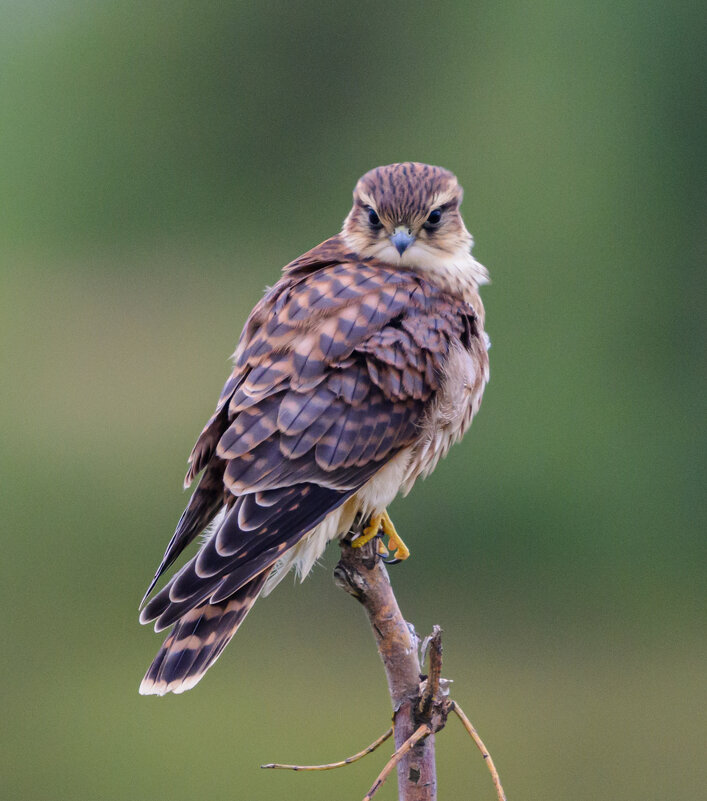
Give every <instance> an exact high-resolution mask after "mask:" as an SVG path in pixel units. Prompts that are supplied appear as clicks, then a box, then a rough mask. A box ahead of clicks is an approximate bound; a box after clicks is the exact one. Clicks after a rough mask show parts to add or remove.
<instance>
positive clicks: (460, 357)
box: [402, 338, 489, 494]
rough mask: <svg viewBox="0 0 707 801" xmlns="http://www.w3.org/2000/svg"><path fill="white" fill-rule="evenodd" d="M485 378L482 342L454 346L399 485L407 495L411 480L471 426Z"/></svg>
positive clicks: (427, 469) (486, 366) (432, 464)
mask: <svg viewBox="0 0 707 801" xmlns="http://www.w3.org/2000/svg"><path fill="white" fill-rule="evenodd" d="M488 379H489V363H488V355H487V350H486V342H485V340H484V339H483V338H479V339H477V338H474V339H473V340H472V343H471V345H470V347H469V348H468V349H467V348H465V347H463V346H462V345H461V343H455V344H454V345H453V346H452V348H451V349H450V352H449V355H448V357H447V359H446V361H445V363H444V366H443V368H442V382H441V386H440V389H439V391H438V392H437V394H436V395H435V397H434V398H433V400H432V401H431V402H430V405H429V407H428V409H427V412H426V415H425V419H424V422H423V424H422V426H421V429H420V437H419V439H418V442H417V443H416V445H415V447H414V449H413V454H412V458H411V459H410V463H409V466H408V471H407V475H406V477H405V481H404V483H403V488H402V489H403V492H404V493H405V494H407V493H408V492H409V491H410V489H411V488H412V486H413V484H414V483H415V480H416V479H417V478H418V477H420V476H422V477H423V478H424V477H425V476H427V475H429V474H430V473H431V472H432V471H433V470H434V468H435V467H436V466H437V462H439V460H440V459H442V458H443V457H444V456H446V455H447V453H448V451H449V449H450V448H451V447H452V445H454V443H455V442H458V441H459V440H460V439H461V438H462V437H463V436H464V434H465V433H466V431H467V429H468V428H469V426H470V425H471V421H472V419H473V417H474V415H475V414H476V413H477V411H478V410H479V406H480V405H481V398H482V396H483V393H484V388H485V386H486V383H487V382H488Z"/></svg>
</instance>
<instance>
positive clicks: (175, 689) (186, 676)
mask: <svg viewBox="0 0 707 801" xmlns="http://www.w3.org/2000/svg"><path fill="white" fill-rule="evenodd" d="M269 573H270V570H269V569H268V570H264V571H263V572H262V573H260V574H259V575H257V576H256V577H255V578H254V579H252V580H251V581H249V582H248V583H247V584H246V585H245V586H243V587H241V589H239V590H238V592H236V593H235V595H232V596H231V597H230V598H226V599H225V600H223V601H220V602H219V603H215V604H211V603H209V602H208V600H207V601H205V602H204V603H202V604H199V605H198V606H196V607H194V608H193V609H190V610H189V611H188V612H187V613H186V614H185V615H184V616H183V617H181V618H180V619H179V620H178V621H177V623H176V624H175V625H174V628H173V629H172V631H171V632H170V634H169V636H168V637H167V639H166V640H165V641H164V643H163V644H162V647H161V648H160V650H159V653H158V654H157V656H156V657H155V659H154V661H153V662H152V664H151V665H150V667H149V669H148V671H147V673H146V674H145V677H144V678H143V680H142V683H141V684H140V694H141V695H165V694H166V693H169V692H172V693H183V692H185V691H186V690H190V689H191V688H192V687H194V686H195V685H196V684H197V683H198V682H199V681H200V680H201V678H202V676H203V675H204V674H205V673H206V671H207V670H208V669H209V668H210V667H211V665H213V663H214V662H215V661H216V660H217V659H218V657H219V656H220V655H221V652H222V651H223V649H224V648H225V647H226V645H228V643H229V641H230V639H231V637H233V635H234V634H235V633H236V631H237V630H238V627H239V626H240V624H241V623H242V622H243V620H244V618H245V616H246V615H247V614H248V612H249V611H250V608H251V607H252V606H253V604H254V603H255V601H256V600H257V598H258V596H259V595H260V592H261V591H262V589H263V585H264V583H265V581H266V579H267V577H268V575H269Z"/></svg>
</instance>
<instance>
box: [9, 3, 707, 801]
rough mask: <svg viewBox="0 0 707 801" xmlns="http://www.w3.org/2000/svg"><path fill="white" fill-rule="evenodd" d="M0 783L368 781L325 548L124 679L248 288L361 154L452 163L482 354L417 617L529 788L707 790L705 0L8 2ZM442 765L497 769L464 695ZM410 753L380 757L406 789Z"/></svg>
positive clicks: (338, 600)
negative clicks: (217, 623)
mask: <svg viewBox="0 0 707 801" xmlns="http://www.w3.org/2000/svg"><path fill="white" fill-rule="evenodd" d="M0 12H1V16H2V24H1V26H0V145H1V146H0V175H1V176H2V177H1V182H0V239H1V241H2V248H1V253H2V255H1V256H0V258H1V259H2V263H1V265H0V267H1V270H2V292H1V295H0V326H1V329H0V331H1V333H0V353H1V354H2V388H1V389H0V398H1V406H0V414H1V415H2V417H1V421H2V435H1V436H2V447H1V452H0V469H1V473H2V476H1V478H2V499H3V501H2V529H3V535H4V536H3V546H2V549H3V559H2V584H1V587H0V597H1V598H2V605H3V623H2V627H3V631H2V643H3V645H2V649H1V651H0V664H1V665H2V687H3V696H4V697H3V701H2V710H3V711H2V717H3V725H2V728H1V730H0V731H1V733H0V777H1V778H0V782H1V790H0V792H1V794H2V797H3V798H7V799H21V800H22V801H30V800H34V799H36V800H37V801H44V800H45V799H46V800H47V801H54V800H55V799H56V800H57V801H58V800H59V799H62V800H63V799H72V801H73V800H75V799H81V800H84V799H85V800H86V801H93V800H94V799H96V800H97V799H110V800H111V801H119V800H121V801H122V800H125V801H128V800H131V801H132V800H134V799H137V800H138V801H143V800H147V799H157V800H158V801H159V800H160V799H170V800H171V801H180V800H181V799H206V798H208V799H263V800H265V799H275V798H307V799H313V800H320V799H321V800H324V799H357V798H360V797H362V796H363V794H364V792H365V790H366V789H367V788H368V786H369V785H370V783H371V781H372V780H373V778H374V776H375V775H376V773H377V771H378V769H379V768H380V766H381V765H382V764H383V761H384V758H385V754H386V753H388V750H389V749H387V746H386V749H384V752H380V753H378V754H376V755H374V756H371V757H369V758H368V759H367V760H365V761H364V762H362V763H359V764H357V765H355V766H352V767H349V768H347V769H346V770H345V771H338V772H331V773H325V774H307V775H305V774H283V773H265V772H263V771H259V769H258V765H259V764H260V763H261V762H267V761H270V760H283V761H300V762H316V761H326V760H333V759H339V758H343V757H344V756H346V755H348V754H350V753H353V752H354V751H356V750H358V749H359V748H361V747H363V746H364V745H365V744H367V743H368V742H370V741H371V740H372V739H374V738H375V737H376V736H377V735H378V734H379V733H380V732H381V731H383V730H384V729H385V728H386V726H387V725H388V719H389V707H388V699H387V694H386V688H385V682H384V678H383V673H382V670H381V667H380V665H379V663H378V660H377V656H376V654H375V650H374V646H373V641H372V638H371V635H370V632H369V631H368V629H367V624H366V622H365V619H364V616H363V614H362V613H361V611H360V610H359V609H358V608H356V606H355V605H354V604H353V603H352V601H351V600H350V599H349V598H348V597H346V596H344V594H343V593H342V592H341V591H339V590H337V589H336V588H335V587H334V586H333V584H332V581H331V569H332V567H333V565H334V564H335V561H336V558H337V555H336V548H333V547H332V548H331V549H330V553H329V554H328V555H327V557H326V560H325V563H324V564H323V565H322V566H320V567H318V568H316V569H315V570H314V572H313V574H312V576H311V577H310V579H309V580H308V581H307V582H306V583H305V584H304V585H302V586H299V585H298V586H295V585H294V583H293V582H292V581H290V580H286V581H285V582H283V584H282V585H281V586H280V588H279V589H278V591H277V592H276V593H274V594H273V595H272V596H271V597H270V598H268V599H266V600H264V601H262V602H261V603H259V604H258V605H257V606H256V607H255V610H254V612H253V613H252V615H251V617H250V618H249V619H248V621H247V623H246V624H245V626H244V627H243V629H242V631H241V632H240V633H239V634H238V637H237V639H236V640H235V641H234V642H233V643H232V644H231V646H230V647H229V648H228V650H227V651H226V653H225V655H224V656H223V658H222V659H221V660H220V661H219V663H218V665H217V666H216V667H215V668H214V669H213V670H212V671H211V672H210V673H209V674H208V676H207V677H206V679H205V680H204V681H203V682H202V683H201V684H200V685H199V686H198V688H197V689H196V690H194V691H192V692H190V693H188V694H186V695H184V696H180V697H174V696H170V697H167V698H163V699H156V698H143V697H140V696H139V695H138V693H137V687H138V683H139V680H140V678H141V677H142V674H143V672H144V670H145V668H146V667H147V665H148V664H149V662H150V660H151V659H152V657H153V655H154V653H155V652H156V650H157V648H158V646H159V643H160V641H161V638H160V637H157V636H156V635H155V634H154V633H153V632H152V631H151V629H148V628H141V627H140V626H139V625H138V623H137V603H138V600H139V599H140V597H141V595H142V593H143V591H144V588H145V586H146V584H147V581H148V579H149V577H150V576H151V575H152V572H153V570H154V568H155V567H156V565H157V563H158V561H159V559H160V557H161V554H162V551H163V548H164V546H165V545H166V542H167V540H168V538H169V536H170V535H171V532H172V530H173V526H174V524H175V522H176V520H177V518H178V516H179V514H180V512H181V509H182V507H183V505H184V503H185V500H186V496H185V495H184V494H183V493H182V492H181V491H180V485H181V480H182V475H183V473H184V470H185V460H186V456H187V454H188V452H189V449H190V448H191V445H192V443H193V441H194V439H195V437H196V435H197V434H198V433H199V431H200V429H201V426H202V424H203V422H204V421H205V419H206V418H207V417H208V416H209V415H210V413H211V411H212V408H213V406H214V404H215V401H216V398H217V396H218V392H219V390H220V387H221V385H222V382H223V380H224V379H225V377H226V375H227V373H228V370H229V364H228V356H229V354H230V352H231V351H232V350H233V348H234V346H235V342H236V339H237V337H238V334H239V332H240V328H241V326H242V324H243V321H244V319H245V317H246V315H247V313H248V311H249V309H250V308H251V306H252V305H253V304H254V303H255V302H256V301H257V299H258V297H259V296H260V294H261V292H262V290H263V288H264V286H265V285H266V284H271V283H273V282H274V281H275V280H276V279H277V276H278V272H279V269H280V267H281V266H282V265H283V264H284V263H286V262H287V261H289V260H290V259H292V258H294V257H296V256H297V255H298V254H300V253H301V252H303V251H304V250H306V249H308V248H309V247H311V246H313V245H314V244H316V243H317V242H319V241H320V240H322V239H324V238H326V237H327V236H329V235H331V234H333V233H335V232H336V231H337V230H338V228H339V226H340V223H341V220H342V219H343V217H344V215H345V214H346V212H347V211H348V208H349V204H350V193H351V190H352V188H353V185H354V183H355V181H356V179H357V178H358V177H359V175H360V174H362V173H363V172H365V171H366V170H368V169H370V168H371V167H374V166H376V165H378V164H385V163H389V162H391V161H400V160H406V159H414V160H419V161H427V162H431V163H435V164H441V165H444V166H446V167H448V168H450V169H452V170H453V171H454V172H456V173H457V175H458V176H459V178H460V181H461V182H462V184H463V185H464V187H465V189H466V196H465V202H464V207H463V211H464V214H465V219H466V221H467V224H468V226H469V228H470V230H471V231H472V232H473V233H474V235H475V237H476V240H477V245H476V249H475V254H476V256H477V257H478V258H479V259H480V260H481V261H482V262H483V263H485V264H486V265H487V266H488V268H489V270H490V272H491V275H492V278H493V284H492V285H491V286H489V287H486V288H485V289H484V292H483V296H484V301H485V303H486V307H487V321H488V329H489V332H490V335H491V338H492V340H493V349H492V351H491V357H492V381H491V384H490V385H489V388H488V390H487V393H486V397H485V400H484V406H483V409H482V412H481V414H480V416H479V417H478V419H477V421H476V422H475V424H474V426H473V429H472V432H471V433H470V435H469V436H468V437H467V439H466V440H465V442H464V443H463V445H461V446H459V447H457V448H456V449H455V450H454V451H453V452H452V454H451V455H450V457H449V458H448V459H447V460H446V461H445V462H444V463H443V464H442V465H441V466H440V467H439V468H438V469H437V471H436V473H435V474H434V476H433V477H432V478H430V479H429V480H428V481H426V482H425V483H423V484H419V485H418V486H417V487H416V488H415V491H414V492H413V494H412V496H411V497H409V498H408V499H406V500H403V501H397V502H396V504H395V506H394V509H393V512H394V515H393V516H394V518H395V520H396V522H397V523H398V527H399V529H400V530H401V532H403V534H404V536H405V539H406V540H407V541H408V543H409V545H410V546H411V548H412V551H413V558H412V559H411V560H410V561H409V562H407V563H406V564H405V565H403V566H400V567H397V568H394V569H392V575H393V582H394V584H395V586H396V589H397V591H398V595H399V599H400V602H401V605H402V608H403V611H404V612H405V614H406V615H407V616H408V617H409V618H410V619H411V620H413V621H414V622H415V623H416V625H417V626H418V630H419V631H420V632H423V633H424V632H426V631H428V630H429V629H430V627H431V625H432V624H433V623H440V624H441V625H442V626H443V627H444V629H445V632H446V634H445V636H446V640H445V646H446V662H445V670H444V672H445V675H448V676H450V677H452V678H454V680H455V684H454V695H455V696H456V697H457V699H458V700H459V702H460V703H461V704H462V706H463V707H464V708H465V709H466V711H467V712H468V714H469V715H470V717H471V718H472V720H473V721H474V722H475V724H476V725H477V727H478V728H479V730H480V732H481V734H482V736H483V737H484V738H485V740H486V743H487V745H488V746H489V747H490V749H491V751H492V754H493V756H494V758H495V760H496V763H497V765H498V766H499V768H500V770H501V775H502V778H503V780H504V782H505V785H506V789H507V791H508V794H509V798H510V799H511V801H520V799H523V801H527V800H528V799H539V800H542V801H553V800H554V799H558V800H559V799H567V798H572V799H587V800H588V801H589V800H591V801H596V800H597V799H609V798H611V799H636V798H641V799H643V800H644V801H649V800H650V799H655V801H658V800H659V799H660V800H661V801H662V800H664V799H669V798H678V797H680V798H695V797H697V796H698V795H700V794H701V792H703V791H704V786H705V780H706V779H707V775H706V774H705V767H704V766H705V760H704V753H703V749H704V724H705V718H704V708H705V707H704V703H705V701H706V700H707V697H706V696H707V693H706V692H705V681H704V657H705V655H706V652H707V643H706V641H705V637H704V636H703V635H704V630H702V631H701V630H700V626H699V623H700V621H701V620H704V617H703V616H704V612H705V595H704V564H705V559H704V557H705V549H704V536H703V534H704V529H705V505H704V499H703V491H704V477H705V472H704V467H705V462H704V444H705V443H704V435H703V422H704V411H705V409H704V390H705V386H704V381H703V373H702V372H701V371H700V367H701V366H702V365H701V360H700V356H701V355H703V353H704V344H705V343H704V329H703V328H702V327H701V326H700V323H701V319H700V318H701V316H702V314H701V313H702V307H703V297H704V294H703V291H704V285H703V282H702V275H703V270H702V265H701V264H700V263H699V262H700V256H704V251H703V250H702V245H703V242H702V240H701V238H700V237H699V236H698V231H699V225H698V223H699V221H700V219H701V218H703V213H704V210H705V209H704V202H703V201H704V195H703V192H702V190H703V189H704V186H703V185H702V184H701V178H700V170H699V168H700V166H701V167H702V168H703V169H704V161H703V160H702V159H701V157H702V156H703V155H704V154H703V152H701V144H702V142H701V139H702V138H703V137H704V132H703V131H700V129H699V122H700V112H701V103H700V86H701V85H702V83H703V80H704V79H703V78H702V79H701V76H700V72H701V69H700V68H701V66H702V64H701V62H700V44H701V43H700V30H701V29H702V30H704V16H703V12H702V11H701V8H700V4H698V3H687V2H686V3H660V2H646V1H645V0H644V2H611V3H603V2H602V3H588V2H587V3H582V2H549V1H548V2H537V3H522V2H507V3H497V2H491V1H490V0H488V1H487V0H484V1H482V2H475V3H468V2H460V3H457V4H448V3H443V2H442V3H419V4H418V3H398V4H395V3H384V4H383V3H370V4H369V3H331V2H328V3H314V2H312V3H302V4H296V3H284V2H281V3H270V2H261V3H245V2H231V3H228V4H226V3H209V2H204V3H196V2H184V1H183V0H173V2H171V3H149V2H148V3H144V2H140V3H138V2H134V3H130V2H104V3H100V2H69V1H68V0H66V1H64V2H61V1H59V0H54V1H53V2H49V0H41V1H40V0H34V1H33V2H28V1H27V0H24V1H23V2H7V0H6V1H5V2H2V3H0ZM438 755H439V757H438V758H439V781H440V799H445V800H449V799H456V798H478V799H492V798H493V789H492V787H491V783H490V780H489V777H488V775H487V773H486V770H485V767H484V765H483V763H482V760H481V759H480V757H479V756H478V754H477V753H476V751H475V750H474V749H473V747H472V744H471V741H470V740H468V739H467V738H466V735H464V733H463V731H462V730H461V728H460V727H459V726H458V725H455V724H454V723H452V724H451V725H450V726H449V727H448V728H447V730H446V731H445V732H444V733H443V734H442V735H440V737H439V739H438ZM394 797H395V791H394V787H393V784H391V786H390V787H386V788H384V790H383V791H382V792H381V793H380V798H381V799H393V798H394Z"/></svg>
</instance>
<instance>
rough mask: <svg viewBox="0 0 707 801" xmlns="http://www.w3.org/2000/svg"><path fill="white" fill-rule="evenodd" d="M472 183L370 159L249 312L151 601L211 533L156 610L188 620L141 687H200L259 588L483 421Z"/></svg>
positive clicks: (480, 273)
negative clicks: (348, 197) (335, 221)
mask: <svg viewBox="0 0 707 801" xmlns="http://www.w3.org/2000/svg"><path fill="white" fill-rule="evenodd" d="M461 196H462V192H461V188H460V187H459V185H458V183H457V181H456V178H455V177H454V176H453V175H452V173H450V172H448V171H447V170H443V169H441V168H439V167H431V166H428V165H424V164H416V163H410V162H408V163H404V164H393V165H390V166H387V167H379V168H377V169H375V170H372V171H371V172H369V173H367V174H366V175H364V176H363V178H361V180H360V181H359V182H358V184H357V186H356V189H355V191H354V205H353V208H352V209H351V212H350V213H349V215H348V217H347V218H346V220H345V222H344V227H343V230H342V232H341V233H340V234H338V235H337V236H334V237H332V238H331V239H328V240H326V241H325V242H323V243H322V244H321V245H319V246H317V247H315V248H314V249H313V250H311V251H309V252H308V253H306V254H305V255H303V256H301V257H300V258H298V259H296V260H295V261H293V262H292V263H291V264H289V265H287V266H286V267H285V268H284V271H283V276H282V277H281V279H280V280H279V281H278V282H277V284H275V286H274V287H273V288H272V289H270V290H269V291H268V292H267V294H266V295H265V297H264V298H263V299H262V300H261V301H260V302H259V303H258V305H257V306H256V307H255V309H254V310H253V312H252V313H251V315H250V317H249V318H248V321H247V322H246V324H245V328H244V329H243V333H242V335H241V338H240V341H239V343H238V347H237V350H236V352H235V354H234V361H235V366H234V370H233V373H232V374H231V377H230V378H229V379H228V381H227V382H226V385H225V386H224V388H223V391H222V393H221V397H220V399H219V402H218V405H217V407H216V411H215V412H214V414H213V416H212V417H211V419H210V420H209V421H208V423H207V424H206V426H205V428H204V430H203V431H202V433H201V435H200V437H199V439H198V441H197V443H196V445H195V446H194V449H193V451H192V454H191V457H190V468H189V472H188V473H187V477H186V482H185V483H186V484H187V485H189V484H190V483H191V482H192V481H193V480H194V479H195V478H196V477H197V475H199V474H200V473H201V478H200V480H199V483H198V486H197V488H196V490H195V492H194V494H193V495H192V497H191V500H190V501H189V504H188V505H187V508H186V510H185V511H184V514H183V515H182V517H181V519H180V521H179V523H178V525H177V529H176V531H175V533H174V536H173V537H172V539H171V541H170V543H169V545H168V547H167V551H166V553H165V555H164V558H163V560H162V563H161V564H160V566H159V568H158V570H157V573H156V574H155V577H154V579H153V581H152V583H151V584H150V587H149V589H148V591H147V593H146V596H145V597H147V596H148V595H149V594H150V592H151V591H152V590H153V588H154V586H155V584H156V583H157V581H158V580H159V578H160V577H161V575H162V574H163V573H164V571H165V570H166V569H167V568H168V567H170V565H172V564H173V562H174V561H175V560H176V559H177V557H178V556H179V554H180V553H181V552H182V551H183V549H184V548H185V547H186V546H187V545H188V544H189V543H190V542H191V541H192V540H193V539H194V538H195V537H196V536H197V535H199V534H200V533H202V532H203V531H204V530H205V529H207V528H208V532H209V533H208V535H207V537H206V539H205V540H204V542H203V544H202V545H201V548H200V549H199V551H198V553H197V554H196V555H195V556H194V557H193V558H192V559H190V560H189V561H188V562H187V563H186V564H185V565H184V566H183V567H182V568H181V570H179V571H178V572H177V573H176V574H175V575H174V576H173V577H172V578H171V579H170V580H169V582H168V583H167V584H166V585H165V587H164V588H163V589H161V590H160V591H159V592H158V593H157V594H156V595H155V596H154V597H153V598H152V599H151V600H150V601H149V602H148V603H147V605H146V606H145V607H144V609H143V610H142V613H141V616H140V620H141V622H143V623H147V622H151V621H154V625H155V630H156V631H161V630H163V629H165V628H168V627H169V626H173V629H172V631H171V633H170V634H169V636H168V637H167V639H166V640H165V642H164V643H163V645H162V648H161V650H160V652H159V653H158V655H157V657H156V658H155V660H154V662H153V663H152V665H151V666H150V668H149V669H148V671H147V674H146V675H145V678H144V679H143V682H142V685H141V687H140V691H141V692H142V693H144V694H151V693H154V694H159V695H162V694H164V693H166V692H183V691H184V690H187V689H189V688H190V687H193V686H194V685H195V684H196V683H197V682H198V681H199V679H200V678H201V677H202V676H203V675H204V673H205V672H206V670H207V669H208V668H209V667H210V666H211V665H212V664H213V662H214V661H215V660H216V659H217V657H218V656H219V655H220V653H221V652H222V650H223V648H224V647H225V646H226V644H227V643H228V641H229V640H230V639H231V637H232V636H233V634H234V633H235V632H236V630H237V628H238V626H239V625H240V623H241V622H242V620H243V618H244V617H245V616H246V614H247V613H248V611H249V609H250V608H251V606H252V605H253V603H254V602H255V600H256V599H257V597H258V596H259V595H260V593H261V592H263V591H265V592H268V591H269V590H270V589H271V588H272V587H273V586H274V585H275V584H276V583H277V581H278V580H279V579H281V578H282V576H283V575H285V573H286V572H287V571H288V570H289V568H291V567H295V568H297V570H298V571H299V573H300V575H301V576H302V577H303V576H304V575H306V573H307V572H308V571H309V569H310V568H311V567H312V565H313V564H314V562H315V561H316V559H317V558H319V556H320V555H321V553H322V551H323V550H324V548H325V547H326V544H327V542H328V541H329V540H331V539H333V538H336V537H340V536H342V535H344V534H346V533H347V531H348V530H349V529H350V527H351V525H352V523H353V520H354V518H355V517H356V516H357V515H360V514H363V515H365V516H367V515H371V514H374V513H379V512H381V511H383V510H384V509H385V507H386V506H387V505H388V504H389V503H390V502H391V501H392V500H393V498H394V497H395V495H396V494H397V493H398V492H399V491H400V490H402V491H404V492H407V491H409V489H410V488H411V486H412V484H413V483H414V481H415V480H416V478H417V477H419V476H420V475H425V474H427V473H428V472H429V471H430V470H431V469H433V468H434V466H435V465H436V463H437V461H438V459H439V458H440V457H441V456H443V455H444V454H445V453H446V451H447V450H448V448H449V447H450V446H451V444H452V443H453V442H455V441H456V440H457V439H458V438H459V437H461V436H462V434H463V433H464V431H465V430H466V428H467V427H468V425H469V423H470V422H471V418H472V416H473V414H474V413H475V412H476V411H477V409H478V407H479V404H480V402H481V395H482V393H483V388H484V386H485V383H486V381H487V380H488V357H487V347H488V342H487V338H486V335H485V333H484V329H483V324H484V312H483V306H482V304H481V301H480V298H479V296H478V291H477V290H478V286H479V285H480V284H482V283H485V282H486V281H487V274H486V270H485V269H484V268H483V267H482V266H481V265H480V264H479V263H478V262H476V261H475V260H474V258H473V257H472V255H471V246H472V244H473V242H472V239H471V236H470V234H469V233H468V231H467V230H466V228H465V226H464V223H463V221H462V218H461V216H460V214H459V210H458V209H459V204H460V202H461Z"/></svg>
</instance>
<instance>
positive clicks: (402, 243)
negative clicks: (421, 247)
mask: <svg viewBox="0 0 707 801" xmlns="http://www.w3.org/2000/svg"><path fill="white" fill-rule="evenodd" d="M390 241H391V242H392V243H393V246H394V247H395V249H396V250H397V251H398V253H399V254H400V255H401V256H402V255H403V253H405V251H406V250H407V249H408V248H409V247H410V245H412V243H413V242H414V241H415V237H414V236H413V235H412V234H410V233H408V232H407V231H402V230H400V229H398V230H396V231H395V233H394V234H393V235H392V236H391V237H390Z"/></svg>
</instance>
